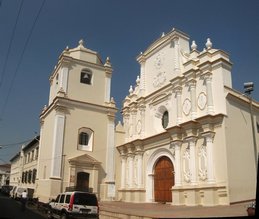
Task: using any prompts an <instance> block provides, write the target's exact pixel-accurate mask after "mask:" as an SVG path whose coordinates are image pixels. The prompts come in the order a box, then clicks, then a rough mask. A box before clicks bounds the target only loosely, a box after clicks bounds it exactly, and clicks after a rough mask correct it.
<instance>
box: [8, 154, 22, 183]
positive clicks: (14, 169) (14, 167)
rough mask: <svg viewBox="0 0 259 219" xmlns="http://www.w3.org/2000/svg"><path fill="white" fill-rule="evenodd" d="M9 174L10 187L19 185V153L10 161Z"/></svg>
mask: <svg viewBox="0 0 259 219" xmlns="http://www.w3.org/2000/svg"><path fill="white" fill-rule="evenodd" d="M10 162H11V173H10V185H12V186H18V185H20V183H21V177H22V169H23V160H22V157H21V151H19V152H18V153H17V154H15V155H14V156H13V157H12V158H11V160H10Z"/></svg>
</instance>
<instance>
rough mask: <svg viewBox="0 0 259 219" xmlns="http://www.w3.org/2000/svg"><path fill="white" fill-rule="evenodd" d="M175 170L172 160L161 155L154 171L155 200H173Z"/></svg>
mask: <svg viewBox="0 0 259 219" xmlns="http://www.w3.org/2000/svg"><path fill="white" fill-rule="evenodd" d="M173 172H174V167H173V164H172V162H171V160H170V159H169V158H168V157H166V156H162V157H160V158H159V159H158V161H157V163H156V165H155V171H154V190H155V192H154V194H155V202H172V191H171V189H172V186H173V185H174V174H173Z"/></svg>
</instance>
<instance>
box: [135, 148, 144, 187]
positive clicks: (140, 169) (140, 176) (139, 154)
mask: <svg viewBox="0 0 259 219" xmlns="http://www.w3.org/2000/svg"><path fill="white" fill-rule="evenodd" d="M136 156H137V159H138V160H137V188H143V151H137V152H136Z"/></svg>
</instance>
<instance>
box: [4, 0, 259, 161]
mask: <svg viewBox="0 0 259 219" xmlns="http://www.w3.org/2000/svg"><path fill="white" fill-rule="evenodd" d="M22 2H23V4H22V6H21V3H22ZM42 5H43V7H42V10H41V11H40V8H41V6H42ZM19 11H20V15H19V17H18V18H17V16H18V12H19ZM39 12H40V13H39ZM15 24H16V25H15ZM15 26H16V28H15V29H14V27H15ZM172 28H177V29H179V30H181V31H183V32H185V33H187V34H188V35H189V36H190V41H192V40H195V41H196V44H197V45H198V50H200V51H201V50H203V48H204V47H205V43H206V39H207V38H208V37H209V38H211V41H212V43H213V47H214V48H217V49H222V50H224V51H226V52H227V53H228V54H229V55H230V59H231V61H232V63H233V68H232V81H233V88H234V89H236V90H239V91H241V92H242V91H243V83H244V82H247V81H253V82H254V84H255V91H254V92H253V97H254V98H255V99H256V100H257V101H258V100H259V1H258V0H227V1H226V0H217V1H209V0H196V1H194V0H181V1H176V0H130V1H126V0H125V1H123V0H46V1H44V0H24V1H22V0H0V82H2V83H1V85H0V145H2V149H0V163H3V162H8V161H9V160H10V158H11V157H13V156H14V155H15V154H16V153H17V152H18V151H19V148H20V146H21V144H19V142H23V141H26V140H29V139H32V138H33V137H34V136H35V135H36V133H39V128H40V125H39V114H40V112H41V110H42V108H43V106H44V105H45V104H47V103H48V96H49V76H50V74H51V73H52V70H53V68H54V66H55V64H56V62H57V60H58V56H59V55H60V53H61V52H62V51H63V50H64V49H65V47H66V46H69V47H70V48H73V47H76V46H77V45H78V41H79V40H80V39H84V41H85V46H86V47H87V48H90V49H92V50H95V51H97V52H99V54H100V56H101V57H102V60H103V61H105V59H106V57H107V56H109V57H110V59H111V63H112V65H113V69H114V72H113V77H112V92H111V96H113V97H114V99H115V102H116V104H117V107H118V108H119V109H121V105H122V101H123V99H124V98H125V96H126V95H128V90H129V87H130V85H134V84H135V80H136V78H137V75H138V74H139V71H140V68H139V64H138V63H137V61H136V56H137V55H138V54H139V53H140V52H141V51H145V49H146V48H147V47H148V46H149V45H150V44H151V43H152V42H154V41H155V40H156V39H157V38H158V37H160V36H161V34H162V32H165V33H167V32H169V31H171V30H172ZM118 119H120V116H119V115H118Z"/></svg>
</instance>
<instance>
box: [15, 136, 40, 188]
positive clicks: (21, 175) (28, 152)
mask: <svg viewBox="0 0 259 219" xmlns="http://www.w3.org/2000/svg"><path fill="white" fill-rule="evenodd" d="M39 139H40V136H36V137H35V138H33V139H32V140H31V141H30V142H29V143H27V144H24V145H22V147H21V151H20V152H18V153H17V154H16V155H15V156H14V157H13V158H12V159H11V160H10V162H11V174H10V185H13V186H20V187H24V188H31V189H35V186H36V184H35V181H36V174H37V163H38V153H39Z"/></svg>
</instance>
